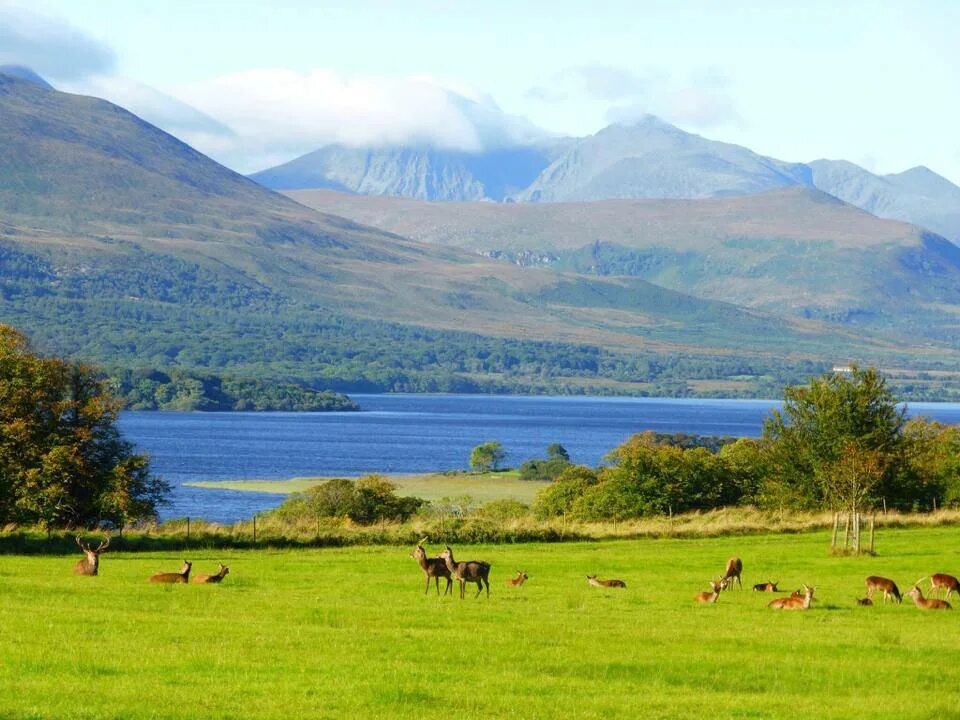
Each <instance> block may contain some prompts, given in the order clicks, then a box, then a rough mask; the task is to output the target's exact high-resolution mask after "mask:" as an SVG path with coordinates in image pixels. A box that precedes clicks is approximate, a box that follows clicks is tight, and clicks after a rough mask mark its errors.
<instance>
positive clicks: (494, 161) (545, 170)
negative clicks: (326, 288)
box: [252, 115, 960, 244]
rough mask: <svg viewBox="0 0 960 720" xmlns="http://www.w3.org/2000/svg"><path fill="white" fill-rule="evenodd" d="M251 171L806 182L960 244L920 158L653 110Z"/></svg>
mask: <svg viewBox="0 0 960 720" xmlns="http://www.w3.org/2000/svg"><path fill="white" fill-rule="evenodd" d="M493 169H496V172H493ZM252 177H253V178H254V179H255V180H257V181H258V182H261V183H263V184H264V185H266V186H267V187H271V188H274V189H279V190H294V189H333V190H341V191H345V192H352V193H357V194H360V195H396V196H401V197H409V198H415V199H419V200H441V201H457V200H460V201H472V200H493V201H508V202H525V203H545V202H576V201H593V200H610V199H629V198H651V199H702V198H715V197H726V196H732V195H749V194H754V193H758V192H766V191H768V190H774V189H777V188H782V187H805V188H815V189H818V190H822V191H823V192H826V193H828V194H830V195H833V196H835V197H838V198H840V199H841V200H844V201H845V202H848V203H850V204H851V205H855V206H857V207H859V208H862V209H864V210H866V211H867V212H870V213H873V214H874V215H877V216H878V217H882V218H889V219H895V220H904V221H906V222H909V223H913V224H915V225H919V226H921V227H924V228H927V229H928V230H931V231H932V232H934V233H936V234H938V235H942V236H944V237H946V238H948V239H949V240H951V241H953V242H955V243H958V244H960V188H958V187H957V186H956V185H954V184H953V183H951V182H950V181H949V180H947V179H946V178H943V177H941V176H939V175H937V174H936V173H934V172H933V171H931V170H929V169H927V168H925V167H916V168H913V169H911V170H907V171H905V172H902V173H898V174H894V175H875V174H873V173H871V172H869V171H867V170H865V169H863V168H861V167H858V166H856V165H854V164H853V163H849V162H846V161H842V160H840V161H831V160H817V161H814V162H811V163H806V164H805V163H790V162H784V161H781V160H776V159H774V158H769V157H765V156H763V155H759V154H757V153H755V152H753V151H751V150H749V149H747V148H744V147H740V146H738V145H732V144H729V143H722V142H717V141H714V140H708V139H706V138H703V137H701V136H699V135H695V134H693V133H688V132H685V131H683V130H681V129H679V128H677V127H675V126H673V125H671V124H669V123H667V122H665V121H663V120H661V119H659V118H657V117H654V116H652V115H647V116H644V117H642V118H641V119H639V120H637V121H636V122H633V123H630V124H616V125H611V126H609V127H607V128H604V129H602V130H600V131H599V132H597V133H596V134H594V135H590V136H588V137H584V138H578V139H573V138H565V139H562V140H558V141H556V142H555V143H554V144H552V145H547V144H541V145H537V146H530V147H526V148H523V147H518V148H516V147H515V148H510V149H508V150H497V151H492V152H488V153H474V154H469V153H441V152H436V151H433V150H430V149H429V148H414V147H403V148H399V147H385V148H346V147H343V146H329V147H326V148H321V149H320V150H317V151H315V152H313V153H310V154H308V155H304V156H302V157H300V158H297V159H295V160H292V161H290V162H288V163H286V164H284V165H281V166H278V167H276V168H271V169H269V170H265V171H262V172H260V173H256V174H255V175H253V176H252Z"/></svg>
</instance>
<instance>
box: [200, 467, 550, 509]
mask: <svg viewBox="0 0 960 720" xmlns="http://www.w3.org/2000/svg"><path fill="white" fill-rule="evenodd" d="M386 477H388V479H389V480H390V482H392V483H393V484H395V485H396V486H397V493H398V494H399V495H409V496H416V497H421V498H424V499H425V500H440V499H442V498H454V497H461V496H464V495H469V496H470V497H471V498H473V499H474V500H476V501H478V502H481V503H485V502H489V501H491V500H519V501H520V502H522V503H525V504H528V505H529V504H530V503H531V502H533V498H534V497H535V496H536V494H537V493H538V492H540V490H542V489H543V488H544V487H546V486H547V485H549V484H550V483H549V482H539V481H528V480H520V472H519V471H518V470H505V471H503V472H488V473H424V474H420V475H388V476H386ZM329 479H330V478H325V477H319V478H293V479H292V480H219V481H210V482H189V483H186V484H187V485H190V486H192V487H200V488H204V487H205V488H217V489H220V490H238V491H252V492H268V493H277V494H282V495H289V494H290V493H295V492H303V491H304V490H308V489H310V488H311V487H314V486H315V485H319V484H320V483H322V482H325V481H326V480H329Z"/></svg>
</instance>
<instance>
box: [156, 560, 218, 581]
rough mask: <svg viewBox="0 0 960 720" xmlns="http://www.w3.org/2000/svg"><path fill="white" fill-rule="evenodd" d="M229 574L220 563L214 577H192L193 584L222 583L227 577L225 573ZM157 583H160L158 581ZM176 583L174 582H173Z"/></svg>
mask: <svg viewBox="0 0 960 720" xmlns="http://www.w3.org/2000/svg"><path fill="white" fill-rule="evenodd" d="M228 572H230V568H229V567H227V566H226V565H224V564H223V563H220V570H218V571H217V574H216V575H194V576H193V582H195V583H197V584H210V583H218V582H222V581H223V579H224V578H225V577H226V576H227V573H228ZM157 582H160V581H159V580H158V581H157ZM174 582H176V581H174Z"/></svg>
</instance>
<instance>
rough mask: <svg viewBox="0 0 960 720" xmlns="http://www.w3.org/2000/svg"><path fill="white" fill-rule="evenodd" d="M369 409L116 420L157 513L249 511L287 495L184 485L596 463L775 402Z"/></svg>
mask: <svg viewBox="0 0 960 720" xmlns="http://www.w3.org/2000/svg"><path fill="white" fill-rule="evenodd" d="M351 397H353V398H354V399H355V400H356V401H357V402H358V403H359V404H360V407H361V408H362V412H349V413H253V412H249V413H246V412H231V413H173V412H162V413H161V412H136V413H134V412H126V413H123V414H122V415H121V417H120V427H121V429H122V430H123V433H124V435H125V437H127V439H129V440H131V441H132V442H133V443H135V444H136V446H137V448H138V450H139V451H141V452H146V453H148V454H149V455H150V458H151V466H152V468H153V471H154V472H155V473H156V474H158V475H161V476H163V477H164V478H166V480H167V481H168V482H170V483H171V485H173V486H174V491H173V493H172V497H171V504H170V505H168V506H166V507H165V508H163V511H162V517H164V518H169V517H183V516H191V517H203V518H206V519H208V520H213V521H217V522H233V521H235V520H240V519H246V518H249V517H251V516H252V515H253V514H254V513H257V512H260V511H262V510H266V509H268V508H271V507H274V506H276V505H277V504H279V502H280V501H281V500H282V497H281V496H278V495H274V494H270V493H248V492H236V491H228V490H211V489H202V488H191V487H185V486H184V485H183V483H185V482H190V481H196V480H241V479H251V480H286V479H289V478H293V477H305V476H344V477H350V476H359V475H364V474H367V473H391V474H397V473H420V472H430V471H442V470H456V469H465V468H467V466H468V459H469V456H470V450H471V449H472V448H473V447H474V446H476V445H478V444H480V443H482V442H487V441H489V440H496V441H499V442H500V443H502V444H503V447H504V449H505V450H506V451H507V460H506V464H508V465H510V466H514V467H515V466H517V465H519V464H520V463H522V462H523V461H525V460H529V459H531V458H537V457H544V456H545V455H546V448H547V445H549V444H550V443H555V442H556V443H560V444H561V445H563V446H564V447H565V448H566V449H567V451H568V452H569V453H570V458H571V460H573V461H574V462H576V463H582V464H586V465H596V464H598V463H599V462H600V461H601V460H602V458H603V456H604V455H606V454H607V453H608V452H609V451H610V450H612V449H613V448H615V447H616V446H617V445H619V444H620V443H622V442H623V441H624V440H625V439H626V438H628V437H629V436H630V435H632V434H633V433H637V432H642V431H644V430H656V431H658V432H671V433H672V432H684V433H690V434H696V435H732V436H746V437H756V436H759V435H760V429H761V426H762V423H763V419H764V418H765V417H767V416H768V415H769V413H770V411H771V410H772V409H773V408H776V407H778V406H779V403H778V402H776V401H772V400H675V399H662V398H591V397H586V398H585V397H524V396H498V395H352V396H351ZM910 413H911V414H919V415H925V416H928V417H930V418H933V419H936V420H940V421H941V422H946V423H957V422H960V404H941V403H914V404H911V405H910Z"/></svg>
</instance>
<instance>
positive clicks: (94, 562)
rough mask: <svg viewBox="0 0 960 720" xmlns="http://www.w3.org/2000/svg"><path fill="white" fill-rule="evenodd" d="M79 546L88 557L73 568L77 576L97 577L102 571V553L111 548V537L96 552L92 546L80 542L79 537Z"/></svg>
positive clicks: (78, 537) (78, 538)
mask: <svg viewBox="0 0 960 720" xmlns="http://www.w3.org/2000/svg"><path fill="white" fill-rule="evenodd" d="M77 545H79V546H80V549H81V550H83V553H84V555H86V557H85V558H84V559H83V560H81V561H80V562H78V563H77V564H76V565H74V566H73V572H74V574H75V575H90V576H93V575H96V574H97V573H98V572H99V571H100V553H102V552H103V551H104V550H106V549H107V548H108V547H110V537H109V536H107V537H106V538H105V539H104V541H103V542H102V543H100V546H99V547H98V548H97V549H96V550H91V549H90V546H89V545H87V544H85V543H83V542H82V541H81V540H80V536H79V535H77Z"/></svg>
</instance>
